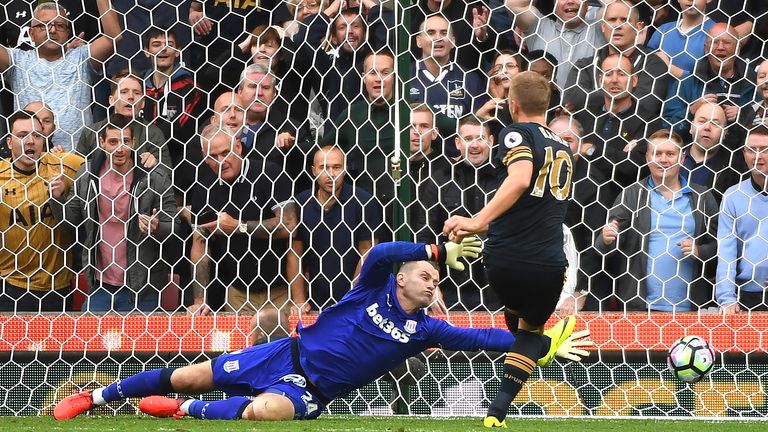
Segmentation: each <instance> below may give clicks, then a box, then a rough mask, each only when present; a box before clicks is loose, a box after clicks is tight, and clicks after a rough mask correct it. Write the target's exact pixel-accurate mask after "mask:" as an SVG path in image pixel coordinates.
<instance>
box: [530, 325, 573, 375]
mask: <svg viewBox="0 0 768 432" xmlns="http://www.w3.org/2000/svg"><path fill="white" fill-rule="evenodd" d="M575 327H576V317H574V316H573V315H568V316H567V317H565V319H562V320H560V321H558V322H557V323H556V324H555V325H553V326H552V327H550V328H549V329H548V330H544V335H545V336H549V338H550V339H551V340H552V343H551V344H550V345H549V351H548V352H547V355H545V356H544V357H542V358H540V359H539V361H538V362H536V364H537V365H539V366H541V367H548V366H549V365H551V364H552V362H553V361H554V360H555V354H557V349H558V348H560V345H562V344H563V342H565V341H566V340H567V339H568V337H569V336H570V335H571V333H573V329H574V328H575Z"/></svg>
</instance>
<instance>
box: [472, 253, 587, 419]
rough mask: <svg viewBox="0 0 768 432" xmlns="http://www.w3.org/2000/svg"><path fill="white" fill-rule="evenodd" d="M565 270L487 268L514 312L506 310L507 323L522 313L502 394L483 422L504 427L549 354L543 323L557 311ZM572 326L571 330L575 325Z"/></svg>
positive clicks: (509, 308)
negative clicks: (514, 404)
mask: <svg viewBox="0 0 768 432" xmlns="http://www.w3.org/2000/svg"><path fill="white" fill-rule="evenodd" d="M510 274H515V275H518V277H517V278H516V279H517V280H516V283H515V285H514V287H509V285H508V282H507V281H508V280H509V275H510ZM563 274H564V272H561V273H559V275H558V272H555V271H550V272H547V271H543V272H531V271H530V270H529V269H509V268H506V269H492V268H489V269H488V280H489V282H490V284H491V287H492V288H494V290H495V291H496V292H497V294H498V295H499V298H500V299H502V301H503V302H504V305H505V306H506V307H507V309H508V310H510V312H513V313H511V314H507V313H505V318H506V319H507V326H508V327H510V328H512V326H511V325H510V324H511V323H510V318H511V317H513V316H519V317H520V318H519V319H518V320H515V321H517V322H518V329H517V332H516V333H515V342H514V343H513V344H512V346H511V347H510V349H509V352H507V356H506V358H505V361H504V369H503V370H504V372H503V376H502V379H501V387H500V389H499V393H498V394H497V395H496V397H495V398H494V400H493V402H491V405H490V406H489V407H488V415H487V417H486V418H485V420H484V422H483V424H484V425H485V426H486V427H501V426H504V419H505V418H506V416H507V411H508V409H509V406H510V404H511V403H512V401H513V400H514V399H515V397H516V396H517V394H518V393H519V392H520V390H521V389H522V387H523V385H525V382H526V381H527V380H528V377H530V376H531V373H532V372H533V369H534V368H535V367H536V364H537V362H538V360H539V359H540V358H542V357H546V356H547V355H548V354H549V350H550V346H551V345H552V344H551V343H550V340H549V337H547V336H544V335H543V330H544V324H546V322H547V320H548V319H549V316H550V315H551V314H552V312H553V311H554V310H555V306H556V305H557V300H558V299H559V296H560V291H561V290H562V281H563ZM570 327H571V331H572V329H573V326H570Z"/></svg>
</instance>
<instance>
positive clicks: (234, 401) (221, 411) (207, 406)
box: [181, 396, 253, 420]
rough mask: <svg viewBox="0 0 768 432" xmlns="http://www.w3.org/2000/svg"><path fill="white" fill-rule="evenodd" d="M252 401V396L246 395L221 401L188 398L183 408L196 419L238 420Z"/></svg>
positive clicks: (182, 405)
mask: <svg viewBox="0 0 768 432" xmlns="http://www.w3.org/2000/svg"><path fill="white" fill-rule="evenodd" d="M251 402H253V401H252V400H251V398H249V397H245V396H233V397H231V398H229V399H224V400H220V401H201V400H188V401H186V402H184V403H183V404H181V410H182V411H183V412H184V413H185V414H187V415H191V416H192V417H194V418H196V419H202V420H238V419H240V418H241V417H242V416H243V411H245V409H246V408H247V407H248V405H250V404H251Z"/></svg>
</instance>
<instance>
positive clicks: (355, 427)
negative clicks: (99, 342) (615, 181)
mask: <svg viewBox="0 0 768 432" xmlns="http://www.w3.org/2000/svg"><path fill="white" fill-rule="evenodd" d="M507 425H508V427H509V428H510V429H508V430H513V431H515V432H525V431H547V430H561V431H574V432H593V431H619V430H625V431H632V432H645V431H648V432H659V431H674V432H688V431H690V432H705V431H729V432H732V431H733V430H735V429H738V430H739V432H751V431H758V430H759V431H764V430H765V424H764V423H763V422H732V421H727V422H714V421H693V420H608V419H605V420H603V419H597V420H595V419H592V420H584V419H552V420H540V419H515V418H511V419H508V420H507ZM482 430H487V429H484V428H483V427H482V424H481V422H480V419H471V418H427V417H404V416H397V417H346V416H343V417H342V416H325V417H321V418H320V419H318V420H313V421H293V422H248V421H245V420H240V421H221V420H219V421H203V420H194V419H182V420H171V419H155V418H149V417H139V416H117V417H81V418H77V419H74V420H69V421H64V422H57V421H55V420H54V419H53V418H51V417H0V431H9V432H37V431H41V432H57V431H75V432H134V431H135V432H139V431H140V432H145V431H164V432H224V431H227V432H228V431H233V432H239V431H243V432H245V431H248V432H254V431H279V432H293V431H296V432H319V431H329V432H331V431H333V432H361V431H384V432H432V431H435V432H437V431H440V432H467V431H482Z"/></svg>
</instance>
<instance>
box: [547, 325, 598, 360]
mask: <svg viewBox="0 0 768 432" xmlns="http://www.w3.org/2000/svg"><path fill="white" fill-rule="evenodd" d="M588 336H589V330H582V331H579V332H576V333H573V334H572V335H570V336H568V338H567V339H565V341H563V343H562V344H561V345H560V346H559V347H558V348H557V352H556V353H555V356H557V357H560V358H564V359H566V360H570V361H574V362H580V361H581V360H583V359H584V358H585V357H589V351H585V350H584V349H583V348H587V347H593V346H595V343H594V342H592V341H591V340H590V339H588Z"/></svg>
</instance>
